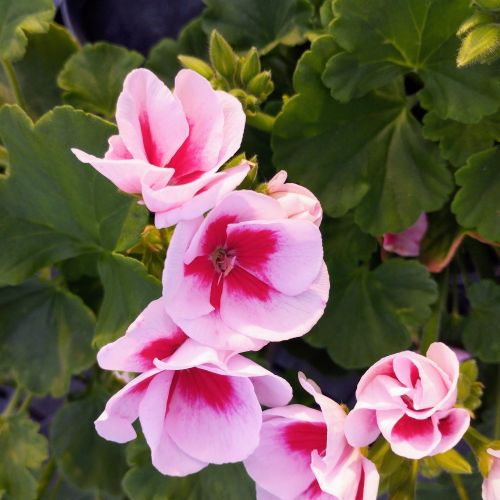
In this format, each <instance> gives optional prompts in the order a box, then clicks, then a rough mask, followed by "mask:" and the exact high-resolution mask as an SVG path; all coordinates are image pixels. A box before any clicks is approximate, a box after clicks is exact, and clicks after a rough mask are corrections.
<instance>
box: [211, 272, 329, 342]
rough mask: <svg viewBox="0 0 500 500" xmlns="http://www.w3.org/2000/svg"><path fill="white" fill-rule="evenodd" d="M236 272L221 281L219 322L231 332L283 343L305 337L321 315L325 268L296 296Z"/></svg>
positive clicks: (326, 288) (326, 284)
mask: <svg viewBox="0 0 500 500" xmlns="http://www.w3.org/2000/svg"><path fill="white" fill-rule="evenodd" d="M235 271H236V268H235V269H233V270H232V271H231V272H230V273H229V274H228V275H227V276H226V278H225V279H224V288H223V291H222V297H221V307H220V314H221V318H222V320H223V321H224V322H225V323H226V324H227V325H228V326H229V327H231V328H233V329H234V330H236V331H238V332H241V333H242V334H245V335H248V336H252V337H255V338H260V339H266V340H270V341H280V340H286V339H290V338H293V337H298V336H300V335H304V334H305V333H307V332H308V331H309V330H310V329H311V328H312V327H313V326H314V325H315V324H316V322H317V321H318V320H319V318H320V317H321V316H322V315H323V311H324V308H325V304H326V301H327V299H328V292H329V279H328V271H327V270H326V266H323V268H322V269H321V271H320V273H319V275H318V277H317V278H316V280H315V282H314V283H313V285H312V286H311V288H310V289H309V290H307V291H305V292H303V293H300V294H298V295H295V296H289V295H285V294H282V293H280V292H278V291H276V290H274V289H272V288H269V287H267V285H265V284H264V283H262V282H260V281H259V280H256V278H251V275H245V274H244V273H243V272H241V271H238V272H235Z"/></svg>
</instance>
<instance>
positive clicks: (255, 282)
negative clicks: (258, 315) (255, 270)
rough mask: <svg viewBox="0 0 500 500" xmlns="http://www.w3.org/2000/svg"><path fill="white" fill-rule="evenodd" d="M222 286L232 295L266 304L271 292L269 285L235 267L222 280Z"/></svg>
mask: <svg viewBox="0 0 500 500" xmlns="http://www.w3.org/2000/svg"><path fill="white" fill-rule="evenodd" d="M224 284H225V286H226V287H228V290H230V291H231V294H232V295H237V296H239V297H241V298H248V297H250V298H253V299H258V300H260V301H262V302H267V300H268V299H269V296H270V294H271V290H272V289H271V287H270V286H269V285H267V284H266V283H264V282H263V281H261V280H260V279H259V278H256V277H255V276H254V275H253V274H250V273H249V272H248V271H245V269H243V268H241V267H239V266H235V267H234V268H233V269H232V270H231V272H230V273H229V274H228V275H227V276H226V277H225V278H224ZM221 293H222V291H221Z"/></svg>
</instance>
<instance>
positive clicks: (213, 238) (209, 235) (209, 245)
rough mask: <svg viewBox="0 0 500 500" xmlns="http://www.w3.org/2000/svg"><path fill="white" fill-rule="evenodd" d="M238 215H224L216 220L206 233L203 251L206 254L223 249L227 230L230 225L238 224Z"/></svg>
mask: <svg viewBox="0 0 500 500" xmlns="http://www.w3.org/2000/svg"><path fill="white" fill-rule="evenodd" d="M236 219H237V217H236V215H223V216H222V217H219V218H218V219H216V220H214V221H213V222H212V223H211V224H210V225H209V226H208V227H207V228H206V231H205V235H204V236H205V237H204V240H203V243H202V246H201V248H202V251H203V252H205V253H206V254H210V253H212V252H213V251H214V250H217V248H220V247H223V246H224V245H225V243H226V228H227V226H228V224H232V223H233V222H236Z"/></svg>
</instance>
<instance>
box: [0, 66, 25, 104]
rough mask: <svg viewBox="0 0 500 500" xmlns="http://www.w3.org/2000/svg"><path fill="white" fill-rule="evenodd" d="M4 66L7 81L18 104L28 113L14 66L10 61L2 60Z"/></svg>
mask: <svg viewBox="0 0 500 500" xmlns="http://www.w3.org/2000/svg"><path fill="white" fill-rule="evenodd" d="M2 66H3V69H4V71H5V75H6V76H7V80H8V81H9V85H10V88H11V89H12V92H13V93H14V96H15V98H16V102H17V104H19V106H21V108H23V109H24V110H25V111H26V102H25V100H24V96H23V93H22V92H21V87H20V86H19V82H18V81H17V77H16V72H15V71H14V66H12V63H11V62H10V61H7V60H6V59H4V60H2Z"/></svg>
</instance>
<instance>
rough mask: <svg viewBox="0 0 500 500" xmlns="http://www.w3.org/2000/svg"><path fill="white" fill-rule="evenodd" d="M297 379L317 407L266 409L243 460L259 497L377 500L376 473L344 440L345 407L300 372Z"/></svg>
mask: <svg viewBox="0 0 500 500" xmlns="http://www.w3.org/2000/svg"><path fill="white" fill-rule="evenodd" d="M299 380H300V383H301V384H302V387H303V388H304V389H305V390H306V391H307V392H309V393H310V394H311V395H312V396H313V397H314V399H315V401H316V403H317V404H318V405H319V407H320V408H321V411H319V410H314V409H311V408H307V407H306V406H302V405H290V406H286V407H284V408H274V409H271V410H266V411H265V412H264V423H263V425H262V430H261V433H260V443H259V446H258V447H257V449H256V450H255V452H254V453H253V454H252V455H250V457H248V458H247V459H246V460H245V462H244V465H245V468H246V470H247V472H248V474H249V475H250V477H252V479H253V480H254V481H255V482H256V483H257V498H258V499H259V500H265V499H269V500H270V499H272V498H277V499H281V500H299V499H300V500H302V499H314V500H319V499H327V498H330V499H338V500H358V499H359V500H371V499H373V500H374V499H376V498H377V491H378V483H379V474H378V472H377V470H376V468H375V466H374V465H373V463H372V462H370V460H368V459H367V458H365V457H364V456H363V455H362V454H361V452H360V450H359V449H357V448H353V447H351V446H350V445H349V444H348V443H347V441H346V438H345V436H344V422H345V418H346V414H345V412H344V410H343V409H342V407H341V406H339V405H338V404H337V403H335V402H334V401H332V400H331V399H329V398H327V397H326V396H324V395H323V394H321V391H320V389H319V388H318V387H317V386H316V384H314V382H312V381H311V380H307V379H306V378H305V377H304V376H303V374H299Z"/></svg>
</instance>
